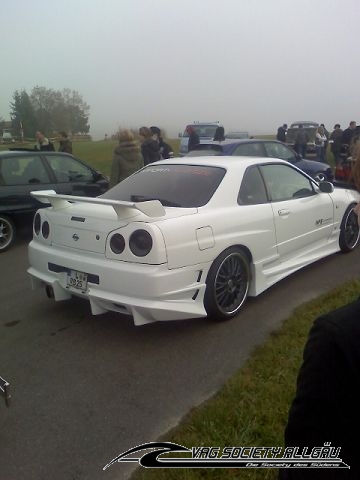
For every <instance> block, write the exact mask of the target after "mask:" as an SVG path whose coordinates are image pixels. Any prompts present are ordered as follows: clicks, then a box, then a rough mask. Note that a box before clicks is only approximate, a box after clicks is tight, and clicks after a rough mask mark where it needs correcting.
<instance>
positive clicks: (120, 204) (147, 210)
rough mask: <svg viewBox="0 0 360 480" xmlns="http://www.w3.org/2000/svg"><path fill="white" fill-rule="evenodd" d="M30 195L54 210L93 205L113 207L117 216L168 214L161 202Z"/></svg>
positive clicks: (42, 193)
mask: <svg viewBox="0 0 360 480" xmlns="http://www.w3.org/2000/svg"><path fill="white" fill-rule="evenodd" d="M30 194H31V195H32V196H33V197H35V198H36V199H37V200H39V201H40V202H41V203H50V204H51V205H52V207H53V208H54V210H58V209H60V208H68V207H71V205H72V204H73V203H91V204H93V205H107V206H109V207H112V208H113V209H114V210H115V212H116V214H117V216H118V217H120V216H121V215H123V214H124V211H125V210H128V209H135V210H139V212H142V213H144V214H145V215H147V216H148V217H163V216H164V215H165V214H166V211H165V208H164V206H163V205H162V203H161V202H160V201H159V200H148V201H145V202H124V201H121V200H107V199H105V198H93V197H78V196H74V195H61V194H57V193H56V192H55V190H37V191H34V192H30Z"/></svg>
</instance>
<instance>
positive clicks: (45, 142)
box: [35, 130, 72, 153]
mask: <svg viewBox="0 0 360 480" xmlns="http://www.w3.org/2000/svg"><path fill="white" fill-rule="evenodd" d="M35 138H36V144H35V150H41V151H46V152H54V151H55V147H54V144H53V143H52V142H51V141H50V140H49V139H48V138H47V137H46V136H45V134H44V132H43V131H42V130H38V131H37V132H36V133H35ZM58 151H59V152H64V153H72V142H71V140H70V139H69V137H68V134H67V133H66V132H60V136H59V150H58Z"/></svg>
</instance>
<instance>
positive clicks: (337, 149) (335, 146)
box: [330, 123, 343, 166]
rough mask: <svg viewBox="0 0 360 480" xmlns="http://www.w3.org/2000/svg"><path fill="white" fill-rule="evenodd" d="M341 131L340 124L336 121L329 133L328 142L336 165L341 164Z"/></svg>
mask: <svg viewBox="0 0 360 480" xmlns="http://www.w3.org/2000/svg"><path fill="white" fill-rule="evenodd" d="M342 134H343V131H342V130H341V127H340V124H339V123H337V124H336V125H335V126H334V130H333V131H332V132H331V135H330V144H331V152H332V154H333V155H334V158H335V163H336V165H337V166H338V165H340V164H341V155H340V154H341V138H342Z"/></svg>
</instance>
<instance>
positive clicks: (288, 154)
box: [264, 142, 295, 162]
mask: <svg viewBox="0 0 360 480" xmlns="http://www.w3.org/2000/svg"><path fill="white" fill-rule="evenodd" d="M264 146H265V150H266V155H267V156H268V157H271V158H280V159H281V160H287V161H288V162H289V161H290V162H291V161H294V160H295V155H294V153H293V152H292V151H291V150H290V148H287V147H285V145H282V144H281V143H275V142H265V143H264Z"/></svg>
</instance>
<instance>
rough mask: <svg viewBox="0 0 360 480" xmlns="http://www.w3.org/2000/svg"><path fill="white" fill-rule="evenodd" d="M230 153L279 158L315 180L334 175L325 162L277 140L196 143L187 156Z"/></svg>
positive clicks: (236, 155) (329, 179)
mask: <svg viewBox="0 0 360 480" xmlns="http://www.w3.org/2000/svg"><path fill="white" fill-rule="evenodd" d="M206 155H232V156H235V157H243V156H250V155H251V156H254V157H271V158H280V159H281V160H286V161H287V162H290V163H292V164H293V165H296V166H297V167H298V168H300V169H301V170H303V171H304V172H305V173H307V174H308V175H310V176H311V177H313V178H315V179H316V180H321V181H323V180H327V181H329V182H332V181H333V179H334V175H333V172H332V169H331V167H330V166H329V165H328V164H327V163H322V162H317V161H315V160H307V159H305V158H302V157H301V155H299V154H298V153H296V152H295V151H294V150H293V149H292V148H290V147H288V146H286V145H284V144H283V143H281V142H278V141H277V140H261V139H247V140H237V141H234V140H224V141H223V142H211V143H206V144H202V145H198V147H197V148H196V149H195V150H192V151H191V152H190V153H188V154H187V156H206Z"/></svg>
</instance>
